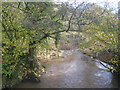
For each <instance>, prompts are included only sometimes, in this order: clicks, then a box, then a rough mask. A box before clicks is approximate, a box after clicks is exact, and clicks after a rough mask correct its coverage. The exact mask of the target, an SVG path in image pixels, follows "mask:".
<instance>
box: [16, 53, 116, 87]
mask: <svg viewBox="0 0 120 90" xmlns="http://www.w3.org/2000/svg"><path fill="white" fill-rule="evenodd" d="M103 69H104V67H103V66H102V65H101V64H99V63H98V62H95V61H94V60H93V59H92V58H90V57H88V56H86V55H84V54H82V53H81V52H79V51H74V52H72V54H70V55H68V56H67V57H66V58H65V59H64V60H63V61H61V62H59V61H58V62H57V61H56V62H52V63H51V64H49V65H48V66H47V68H46V73H45V74H44V75H43V76H42V77H41V79H40V80H41V81H40V83H33V82H27V81H26V82H21V83H20V84H19V85H18V86H17V87H18V88H118V81H117V77H116V76H114V75H113V74H112V73H111V72H108V71H105V70H103Z"/></svg>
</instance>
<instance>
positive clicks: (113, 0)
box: [55, 0, 120, 9]
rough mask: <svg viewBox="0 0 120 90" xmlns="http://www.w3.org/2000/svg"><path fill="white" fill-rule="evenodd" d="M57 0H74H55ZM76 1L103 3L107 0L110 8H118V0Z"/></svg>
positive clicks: (58, 0) (63, 0) (62, 0)
mask: <svg viewBox="0 0 120 90" xmlns="http://www.w3.org/2000/svg"><path fill="white" fill-rule="evenodd" d="M55 1H57V2H74V0H55ZM76 1H77V2H82V1H87V2H91V3H96V4H99V5H103V4H104V2H108V3H109V5H110V7H111V8H115V9H118V2H119V1H120V0H76Z"/></svg>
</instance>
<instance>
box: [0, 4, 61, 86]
mask: <svg viewBox="0 0 120 90" xmlns="http://www.w3.org/2000/svg"><path fill="white" fill-rule="evenodd" d="M2 7H3V8H2V37H3V40H2V43H3V48H2V58H3V64H2V65H3V69H2V75H3V87H12V86H13V85H15V84H17V83H18V82H20V81H21V80H23V79H24V78H31V77H37V76H38V75H39V74H41V73H42V72H41V71H40V69H42V68H43V67H41V66H39V65H41V64H38V61H37V59H36V57H35V56H36V48H37V47H41V50H42V49H44V48H45V49H46V50H48V49H50V48H49V43H48V39H47V38H48V37H49V36H50V34H51V33H53V32H56V30H58V29H59V28H60V26H61V25H62V24H61V23H60V22H57V23H56V19H59V18H58V17H56V18H52V17H53V16H55V15H56V13H54V7H55V6H54V5H53V3H51V2H47V3H46V2H40V3H32V2H30V3H28V2H25V3H22V2H19V3H17V2H15V3H13V2H12V3H9V2H6V3H5V2H4V3H3V4H2ZM56 16H57V15H56ZM53 36H55V37H56V40H58V34H55V35H54V34H53ZM56 44H57V43H56ZM39 63H40V62H39ZM40 67H41V68H40Z"/></svg>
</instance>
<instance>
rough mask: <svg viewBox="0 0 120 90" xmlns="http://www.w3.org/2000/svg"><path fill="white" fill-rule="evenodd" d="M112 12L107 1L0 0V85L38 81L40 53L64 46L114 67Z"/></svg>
mask: <svg viewBox="0 0 120 90" xmlns="http://www.w3.org/2000/svg"><path fill="white" fill-rule="evenodd" d="M117 14H118V12H113V11H112V9H111V8H109V7H107V6H105V7H101V6H99V5H97V4H92V3H86V2H82V3H76V2H74V3H72V4H71V3H59V4H56V3H54V2H2V82H3V88H6V87H13V86H14V85H16V84H18V83H19V82H21V81H22V80H24V79H29V80H32V81H39V77H40V76H41V75H42V73H43V72H44V66H43V63H42V62H41V60H40V59H42V57H43V58H45V57H46V56H47V55H49V52H52V51H53V49H54V50H56V52H55V54H56V53H57V52H58V51H59V50H61V49H66V47H67V48H68V49H73V48H79V49H81V50H82V52H84V53H87V54H88V55H90V56H92V57H95V58H97V59H100V60H102V61H105V62H107V63H109V64H111V65H112V66H113V69H112V70H113V71H114V72H115V73H119V72H120V67H119V63H120V51H119V50H120V49H119V40H120V39H118V37H120V36H119V35H120V34H119V28H118V23H119V19H118V16H117ZM65 46H66V47H65ZM38 53H39V56H40V57H41V58H38V57H37V55H38ZM104 53H109V54H110V56H109V57H110V58H106V57H104V56H103V55H105V54H104ZM58 55H59V53H58ZM107 55H108V54H107ZM100 56H101V57H100ZM102 57H103V58H102ZM107 57H108V56H107Z"/></svg>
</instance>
